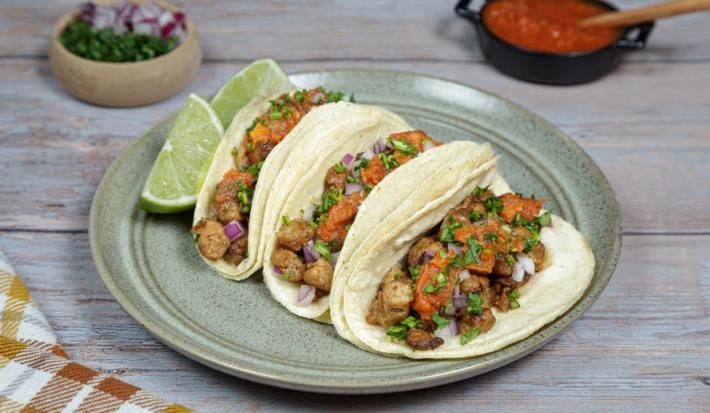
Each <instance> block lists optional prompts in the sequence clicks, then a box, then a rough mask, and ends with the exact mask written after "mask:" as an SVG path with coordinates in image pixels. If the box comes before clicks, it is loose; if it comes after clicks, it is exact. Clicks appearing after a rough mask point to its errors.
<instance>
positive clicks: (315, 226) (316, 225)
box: [308, 221, 318, 229]
mask: <svg viewBox="0 0 710 413" xmlns="http://www.w3.org/2000/svg"><path fill="white" fill-rule="evenodd" d="M308 225H310V227H311V228H313V229H318V224H316V223H315V222H314V221H308Z"/></svg>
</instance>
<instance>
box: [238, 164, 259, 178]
mask: <svg viewBox="0 0 710 413" xmlns="http://www.w3.org/2000/svg"><path fill="white" fill-rule="evenodd" d="M262 166H264V161H259V162H257V163H255V164H253V165H242V166H241V168H239V169H240V170H241V171H242V172H249V173H250V174H252V175H255V176H256V175H259V172H260V171H261V167H262Z"/></svg>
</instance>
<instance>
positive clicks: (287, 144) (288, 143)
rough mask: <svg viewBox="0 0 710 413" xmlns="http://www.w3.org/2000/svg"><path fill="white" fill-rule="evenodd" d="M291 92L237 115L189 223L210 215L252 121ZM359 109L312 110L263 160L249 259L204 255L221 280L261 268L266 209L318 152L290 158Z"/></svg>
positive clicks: (330, 107)
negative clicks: (235, 261) (236, 261)
mask: <svg viewBox="0 0 710 413" xmlns="http://www.w3.org/2000/svg"><path fill="white" fill-rule="evenodd" d="M295 90H296V89H293V88H289V89H284V90H282V91H280V92H278V93H275V94H274V95H271V96H266V97H259V98H255V99H253V100H252V101H251V102H250V103H249V104H248V105H246V106H245V107H244V108H243V109H242V110H240V111H239V112H238V113H237V114H236V115H235V117H234V119H233V120H232V123H231V124H230V126H229V129H228V130H227V132H226V133H225V135H224V137H223V138H222V141H221V142H220V144H219V146H218V148H217V151H216V153H215V157H214V160H213V161H212V165H211V166H210V169H209V171H208V173H207V176H206V178H205V182H204V184H203V186H202V189H201V190H200V193H199V195H198V197H197V205H196V207H195V215H194V219H193V225H195V224H197V223H198V222H199V221H200V220H201V219H203V218H208V217H210V216H211V215H212V201H213V199H214V194H215V190H216V187H217V184H218V183H219V182H220V181H221V180H222V177H223V176H224V174H225V173H226V172H227V171H228V170H229V169H230V168H233V167H237V168H239V167H240V166H241V165H242V164H243V163H244V156H243V154H244V153H245V148H246V139H245V137H246V130H247V128H249V127H250V126H251V125H252V122H253V121H254V119H256V118H257V117H258V116H259V115H261V114H263V113H265V112H266V111H268V110H269V107H270V100H273V99H276V98H278V97H279V96H281V95H283V94H284V93H292V92H294V91H295ZM357 106H360V105H354V104H351V103H346V102H338V103H328V104H324V105H321V106H318V107H315V108H313V109H312V110H311V111H309V112H308V113H307V114H306V115H305V116H304V117H303V118H302V119H301V120H300V122H298V124H297V125H296V126H295V127H294V128H293V130H291V132H289V134H288V135H286V137H285V138H284V139H283V140H282V141H281V142H279V144H278V145H276V147H275V148H274V149H273V150H272V151H271V152H270V153H269V155H268V156H267V157H266V159H265V160H264V164H263V166H262V168H261V171H260V173H259V177H258V180H257V182H256V187H255V188H254V196H253V198H252V205H251V211H250V212H249V227H248V234H247V237H248V238H247V239H248V256H247V257H246V258H245V259H244V260H243V261H242V262H241V263H239V265H234V264H232V263H229V262H227V261H226V260H224V259H219V260H216V261H213V260H209V259H206V258H204V257H203V259H204V260H205V262H206V263H207V264H208V265H209V266H211V267H212V268H214V269H215V270H216V271H217V272H218V273H219V274H220V275H222V276H223V277H225V278H228V279H232V280H243V279H245V278H247V277H249V276H250V275H251V274H252V273H254V272H255V271H256V270H258V269H259V268H261V265H262V262H263V256H264V239H265V238H264V235H265V234H268V233H269V231H267V229H268V228H270V226H269V225H271V223H272V220H271V218H272V217H273V216H274V215H273V214H270V211H272V210H276V211H278V210H280V208H281V206H282V204H283V202H284V201H285V200H286V196H287V195H288V193H289V192H288V191H289V190H290V186H289V185H288V184H289V183H292V182H293V181H294V180H296V179H298V178H299V177H300V176H301V175H302V174H303V173H304V172H305V171H308V170H309V168H310V167H311V165H312V164H313V163H314V162H316V160H317V157H318V156H319V155H318V151H317V150H314V152H312V153H305V154H304V153H302V151H301V152H300V155H299V156H292V155H293V154H295V153H296V152H298V149H299V148H302V147H303V146H304V145H305V144H306V143H307V142H308V141H309V140H310V139H311V137H312V135H313V136H325V135H327V134H335V133H337V132H338V131H339V130H340V124H341V122H342V121H343V118H344V117H347V116H348V113H349V112H350V108H352V107H357ZM393 116H394V115H393ZM304 142H305V143H304ZM234 148H238V149H239V156H238V159H237V164H236V165H235V163H234V157H233V155H232V149H234ZM198 251H199V250H198Z"/></svg>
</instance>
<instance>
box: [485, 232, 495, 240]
mask: <svg viewBox="0 0 710 413" xmlns="http://www.w3.org/2000/svg"><path fill="white" fill-rule="evenodd" d="M483 239H485V240H486V241H490V242H494V241H498V234H496V233H495V232H486V234H485V235H484V236H483Z"/></svg>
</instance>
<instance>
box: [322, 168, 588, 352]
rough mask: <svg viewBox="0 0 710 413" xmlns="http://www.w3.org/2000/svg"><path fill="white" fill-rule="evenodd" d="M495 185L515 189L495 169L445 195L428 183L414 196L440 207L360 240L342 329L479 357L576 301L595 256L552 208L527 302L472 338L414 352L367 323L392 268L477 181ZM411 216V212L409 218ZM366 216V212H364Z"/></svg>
mask: <svg viewBox="0 0 710 413" xmlns="http://www.w3.org/2000/svg"><path fill="white" fill-rule="evenodd" d="M440 179H443V180H448V181H449V182H450V183H451V185H456V184H457V181H456V180H455V179H454V178H447V177H446V176H441V177H440ZM489 184H490V185H491V189H492V190H493V192H494V193H496V194H497V195H500V194H502V193H505V192H510V188H509V187H508V185H507V184H506V183H505V181H504V180H503V179H502V178H501V177H500V176H499V175H497V173H495V170H494V169H489V170H488V171H485V172H483V173H481V174H479V175H478V176H477V177H475V178H474V179H471V180H469V181H468V182H466V183H464V184H460V185H459V186H458V188H459V190H457V191H455V192H453V193H451V192H450V193H448V194H444V195H443V196H440V197H438V196H437V194H430V193H428V192H427V191H426V189H425V188H422V189H421V191H419V192H418V193H417V194H416V196H414V198H419V199H421V200H422V202H423V203H424V202H428V203H430V202H434V201H436V200H437V198H438V199H439V200H440V201H441V202H439V205H438V206H437V207H436V208H434V209H433V210H431V212H430V213H427V214H421V215H419V216H415V215H414V213H415V211H416V209H412V210H411V211H412V213H411V214H407V213H406V212H405V213H404V214H401V215H400V214H397V215H396V216H395V215H393V216H392V217H391V220H393V221H398V222H400V224H399V226H398V227H397V229H395V230H392V229H391V228H392V225H390V224H389V223H388V222H383V227H384V228H387V229H388V231H389V232H391V233H394V234H395V235H393V236H390V237H387V236H386V233H387V231H379V232H378V233H377V234H373V236H372V237H371V238H370V240H368V241H366V242H365V243H363V244H361V248H360V250H359V251H357V254H358V255H360V256H363V258H361V259H358V260H352V261H351V263H352V266H351V267H349V268H346V269H345V270H344V271H343V273H342V274H338V277H339V280H340V282H341V283H343V282H344V284H345V287H344V289H343V291H342V294H340V296H339V297H338V298H337V299H335V298H334V299H332V300H333V304H332V305H331V307H332V308H331V316H332V318H333V321H334V324H335V325H336V328H337V329H338V332H339V333H340V334H341V336H343V337H344V338H346V339H348V340H349V341H351V342H352V343H353V344H355V345H357V346H358V347H361V348H363V349H365V350H368V351H373V352H377V353H381V354H384V355H389V356H395V357H397V356H405V357H409V358H414V359H426V358H428V359H452V358H464V357H472V356H477V355H482V354H486V353H490V352H493V351H496V350H499V349H501V348H503V347H505V346H508V345H510V344H513V343H515V342H517V341H520V340H522V339H524V338H526V337H528V336H530V335H532V334H533V333H535V331H537V330H538V329H540V328H541V327H543V326H544V325H546V324H548V323H550V322H552V321H553V320H555V319H556V318H557V317H559V316H560V315H562V314H564V313H565V312H566V311H567V310H568V309H569V308H570V307H572V306H573V305H574V304H575V303H576V302H577V300H578V299H579V298H580V297H581V296H582V294H583V293H584V291H585V290H586V288H587V287H588V286H589V284H590V283H591V280H592V276H593V274H594V256H593V254H592V250H591V248H590V246H589V244H588V243H587V241H586V240H585V238H584V237H583V236H582V234H580V233H579V232H578V231H577V230H576V229H575V228H574V227H573V226H572V225H571V224H569V223H567V222H565V221H564V220H563V219H561V218H560V217H557V216H554V215H553V216H552V220H551V222H552V225H551V226H550V227H546V228H543V230H542V231H541V233H540V239H541V241H542V242H543V244H544V245H545V248H546V257H545V263H544V269H543V270H542V271H540V272H538V273H537V274H536V275H535V276H534V277H533V278H532V279H531V280H530V281H529V282H528V283H527V284H526V285H525V286H523V287H522V288H521V296H520V299H519V300H518V301H519V302H520V308H519V309H516V310H511V311H508V312H507V313H503V312H500V311H498V310H496V309H493V313H494V315H495V317H496V324H495V326H494V327H493V328H492V329H491V330H490V331H488V332H486V333H485V334H482V335H480V336H479V337H477V338H476V339H474V340H472V341H471V342H470V343H468V344H467V345H465V346H461V345H460V343H459V336H455V337H452V338H450V339H448V340H447V341H446V342H445V343H444V344H443V345H442V346H440V347H439V348H437V349H434V350H427V351H415V350H413V349H411V348H410V347H409V346H407V345H406V344H405V343H403V342H397V341H392V340H391V339H390V337H389V336H387V334H386V331H385V330H384V329H383V328H382V327H381V326H379V325H370V324H368V323H367V321H366V319H365V318H366V316H367V313H368V311H369V308H370V305H371V303H372V301H373V300H374V298H375V296H376V294H377V291H378V289H379V285H380V282H381V281H382V278H383V277H384V275H385V274H386V273H387V271H388V270H389V269H390V268H391V267H392V266H393V265H395V264H397V263H399V262H401V261H402V260H403V259H404V257H405V256H406V254H407V252H408V251H409V248H410V247H411V246H412V245H413V244H414V242H416V240H417V239H418V238H419V237H420V236H421V234H422V233H424V232H426V231H427V230H428V229H430V228H432V227H434V226H436V225H437V224H438V223H439V222H441V220H442V219H443V218H444V216H445V214H446V213H447V212H448V211H449V210H450V209H451V208H453V207H455V206H456V205H458V204H459V203H460V202H461V201H463V199H464V198H465V197H466V196H467V195H468V194H469V193H470V192H471V191H472V190H473V189H474V188H475V187H476V186H479V185H481V186H486V185H489ZM403 212H404V211H403ZM409 216H411V217H412V218H410V219H407V217H409ZM364 219H367V217H366V216H364V217H363V220H364ZM378 238H379V241H377V239H378ZM333 296H334V297H335V294H333Z"/></svg>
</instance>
